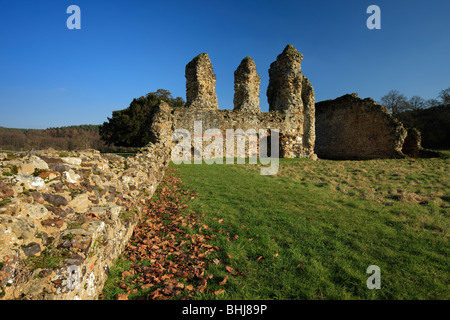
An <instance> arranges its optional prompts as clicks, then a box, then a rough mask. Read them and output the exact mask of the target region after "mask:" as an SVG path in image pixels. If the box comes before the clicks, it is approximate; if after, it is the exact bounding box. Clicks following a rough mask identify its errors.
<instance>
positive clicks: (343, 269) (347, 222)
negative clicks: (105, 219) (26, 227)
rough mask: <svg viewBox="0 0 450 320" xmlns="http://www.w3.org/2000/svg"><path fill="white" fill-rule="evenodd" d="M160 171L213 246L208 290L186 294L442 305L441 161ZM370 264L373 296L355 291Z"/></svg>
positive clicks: (445, 200)
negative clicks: (375, 282)
mask: <svg viewBox="0 0 450 320" xmlns="http://www.w3.org/2000/svg"><path fill="white" fill-rule="evenodd" d="M170 166H171V168H178V169H179V170H178V171H173V172H170V173H169V175H177V176H179V177H181V179H182V181H183V183H182V188H184V189H185V190H189V191H194V192H196V193H198V196H197V197H195V198H194V199H192V200H191V201H189V204H188V206H189V210H193V211H195V212H196V213H197V214H198V215H199V216H200V217H201V220H202V223H204V224H206V225H207V226H209V228H207V230H203V232H205V233H206V234H209V235H215V237H213V238H212V240H211V242H210V244H211V245H213V246H219V247H220V248H222V249H223V250H220V251H217V252H213V253H211V254H210V255H208V259H209V261H210V263H209V264H208V266H207V268H206V271H205V272H206V273H207V274H211V275H212V276H213V277H212V278H211V279H210V280H209V281H208V288H209V289H210V290H205V291H204V292H201V293H200V292H197V293H195V295H193V296H192V297H191V298H194V299H449V298H450V290H449V289H450V288H449V276H450V264H449V260H448V257H449V255H450V246H449V238H448V237H449V234H448V233H449V226H450V223H449V217H450V175H449V172H450V170H449V169H450V160H449V159H412V160H372V161H326V160H320V161H311V160H305V159H281V160H280V170H279V172H278V174H277V175H274V176H262V175H260V174H259V165H248V164H247V165H215V164H213V165H207V164H203V165H192V164H191V165H185V164H183V165H178V166H177V165H174V164H171V165H170ZM121 263H122V264H123V262H121ZM370 265H377V266H379V267H380V269H381V289H380V290H369V289H368V288H367V286H366V281H367V278H368V277H369V276H370V275H369V274H367V273H366V270H367V268H368V267H369V266H370ZM117 268H119V269H118V270H120V266H119V267H117ZM111 270H112V272H113V273H114V272H116V273H117V271H114V268H112V269H111ZM218 291H220V292H221V294H217V292H218ZM214 292H216V294H214Z"/></svg>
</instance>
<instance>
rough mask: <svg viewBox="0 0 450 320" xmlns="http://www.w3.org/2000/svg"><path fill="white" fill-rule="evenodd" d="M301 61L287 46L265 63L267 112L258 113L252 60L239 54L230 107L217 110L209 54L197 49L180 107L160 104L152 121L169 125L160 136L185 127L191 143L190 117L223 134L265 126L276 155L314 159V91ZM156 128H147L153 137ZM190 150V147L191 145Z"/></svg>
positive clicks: (158, 128)
mask: <svg viewBox="0 0 450 320" xmlns="http://www.w3.org/2000/svg"><path fill="white" fill-rule="evenodd" d="M301 60H302V55H301V54H300V53H299V52H298V51H297V50H296V49H295V48H294V47H293V46H291V45H288V46H287V47H286V48H285V50H284V51H283V53H281V54H280V55H279V56H278V58H277V61H275V62H274V63H273V64H272V65H271V68H270V71H269V76H270V85H269V89H268V97H269V104H270V112H268V113H267V112H261V110H260V107H259V92H260V88H259V85H260V82H261V80H260V77H259V75H258V73H257V71H256V64H255V62H254V61H253V59H251V58H250V57H246V58H244V59H243V60H242V62H241V64H240V65H239V67H238V68H237V69H236V71H235V73H234V76H235V95H234V100H233V102H234V110H219V109H218V104H217V97H216V94H215V80H216V78H215V75H214V71H213V67H212V64H211V61H210V59H209V56H208V55H207V54H206V53H202V54H200V55H198V56H197V57H195V58H194V59H193V60H192V61H191V62H189V63H188V64H187V66H186V97H187V103H186V106H185V108H180V109H176V110H169V109H170V107H168V106H167V107H164V110H161V112H159V113H155V119H156V118H158V119H159V120H157V122H158V123H166V125H167V127H170V129H167V128H166V129H164V130H166V131H165V135H168V134H170V133H171V132H172V131H173V130H176V129H185V130H188V131H189V132H190V133H191V141H192V143H193V141H194V122H195V121H201V122H202V131H203V132H204V131H206V130H208V129H218V130H220V131H221V132H222V134H223V135H224V136H225V134H226V130H227V129H233V130H237V129H242V130H243V131H244V132H245V131H247V130H249V129H253V130H256V132H259V130H260V129H264V130H266V132H269V135H270V130H273V129H278V130H279V132H280V135H279V137H280V141H279V146H280V150H279V151H280V156H281V157H287V158H300V157H302V158H315V154H314V141H315V132H314V110H315V105H314V90H313V88H312V85H311V83H310V82H309V81H308V79H307V78H306V77H305V76H304V75H303V74H302V73H301V68H300V64H301ZM269 92H270V93H269ZM273 97H276V98H273ZM167 108H169V109H167ZM161 119H164V120H161ZM158 130H163V129H162V128H160V127H153V128H152V131H153V135H154V136H155V137H161V136H162V135H161V133H160V132H159V131H158ZM157 139H158V138H157ZM157 139H156V141H157ZM166 139H167V138H166ZM206 145H207V143H205V144H204V145H203V147H205V146H206ZM192 148H193V149H195V147H194V145H193V144H192ZM194 151H195V150H194ZM197 151H198V150H197ZM223 154H224V155H225V150H224V152H223Z"/></svg>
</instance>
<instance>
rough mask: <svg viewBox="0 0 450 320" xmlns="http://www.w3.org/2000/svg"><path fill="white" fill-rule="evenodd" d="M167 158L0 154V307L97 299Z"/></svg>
mask: <svg viewBox="0 0 450 320" xmlns="http://www.w3.org/2000/svg"><path fill="white" fill-rule="evenodd" d="M169 156H170V150H169V149H168V148H167V146H165V145H164V144H157V145H150V146H149V147H146V148H143V149H141V151H140V153H138V154H137V155H136V156H134V157H130V158H124V157H121V156H118V155H112V154H104V155H102V154H100V153H99V152H98V151H95V150H86V151H80V152H69V153H67V152H63V153H61V152H59V151H58V152H57V151H54V150H45V151H36V152H30V153H27V154H17V153H15V154H12V153H0V178H1V180H0V299H33V300H34V299H64V300H66V299H97V298H98V296H99V294H100V293H101V292H102V289H103V284H104V282H105V281H106V278H107V275H108V272H109V267H110V266H111V264H112V263H113V262H114V261H115V259H116V258H117V257H118V255H119V254H120V253H121V252H122V251H123V249H124V248H125V245H126V243H127V242H128V240H129V239H130V237H131V235H132V232H133V228H134V226H135V225H136V224H137V222H138V220H139V215H140V212H141V207H142V206H143V205H144V204H145V202H146V201H148V200H149V199H150V198H151V197H152V195H153V193H154V191H155V189H156V187H157V185H158V183H159V182H160V181H161V179H162V178H163V175H164V171H165V168H166V167H167V165H168V163H169Z"/></svg>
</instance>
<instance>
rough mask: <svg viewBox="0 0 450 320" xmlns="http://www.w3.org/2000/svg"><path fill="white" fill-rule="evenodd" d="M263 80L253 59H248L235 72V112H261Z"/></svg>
mask: <svg viewBox="0 0 450 320" xmlns="http://www.w3.org/2000/svg"><path fill="white" fill-rule="evenodd" d="M260 83H261V78H260V76H259V74H258V73H257V72H256V64H255V61H253V59H252V58H250V57H246V58H244V59H243V60H242V62H241V64H240V65H239V67H238V68H237V69H236V71H235V72H234V99H233V103H234V110H242V111H247V112H251V113H258V112H261V109H260V107H259V85H260Z"/></svg>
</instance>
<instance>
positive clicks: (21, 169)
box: [17, 162, 34, 175]
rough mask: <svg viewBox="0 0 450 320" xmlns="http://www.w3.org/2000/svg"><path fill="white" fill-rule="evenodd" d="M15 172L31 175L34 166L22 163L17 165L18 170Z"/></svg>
mask: <svg viewBox="0 0 450 320" xmlns="http://www.w3.org/2000/svg"><path fill="white" fill-rule="evenodd" d="M17 172H18V173H19V174H22V175H24V174H28V175H29V174H32V173H33V172H34V165H33V164H32V163H29V162H24V163H21V164H19V165H18V170H17Z"/></svg>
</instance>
